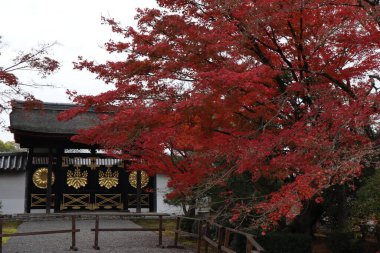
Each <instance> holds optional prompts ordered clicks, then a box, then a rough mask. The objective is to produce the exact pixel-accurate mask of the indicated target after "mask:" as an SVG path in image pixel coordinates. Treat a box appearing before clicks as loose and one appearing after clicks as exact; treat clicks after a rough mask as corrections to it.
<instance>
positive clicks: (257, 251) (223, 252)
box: [171, 216, 265, 253]
mask: <svg viewBox="0 0 380 253" xmlns="http://www.w3.org/2000/svg"><path fill="white" fill-rule="evenodd" d="M183 220H189V221H193V222H195V223H196V225H197V226H196V228H197V232H196V233H195V232H188V231H184V230H182V229H181V221H183ZM211 228H214V229H213V230H214V231H215V232H216V233H215V235H214V236H211ZM174 233H175V235H174V245H173V246H171V247H176V248H180V246H179V245H178V241H179V236H180V235H187V236H191V237H195V238H197V253H201V252H202V243H204V252H205V253H208V250H209V248H210V247H212V248H214V249H216V250H217V252H218V253H236V251H235V250H234V249H232V246H231V239H232V235H235V236H236V235H240V236H242V237H243V238H244V239H245V240H246V243H245V252H246V253H264V252H265V250H264V249H263V247H261V246H260V244H259V243H258V242H257V241H256V240H255V238H254V236H253V235H251V234H248V233H245V232H242V231H239V230H236V229H233V228H228V227H224V226H222V225H220V224H217V223H214V222H211V221H209V220H203V219H197V218H190V217H183V216H178V217H177V223H176V229H175V230H174Z"/></svg>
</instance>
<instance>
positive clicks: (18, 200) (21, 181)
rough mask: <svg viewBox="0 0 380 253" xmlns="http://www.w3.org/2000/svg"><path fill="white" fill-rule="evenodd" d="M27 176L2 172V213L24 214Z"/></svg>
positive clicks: (0, 179) (0, 175) (0, 187)
mask: <svg viewBox="0 0 380 253" xmlns="http://www.w3.org/2000/svg"><path fill="white" fill-rule="evenodd" d="M25 176H26V173H25V172H17V173H6V172H0V201H1V206H2V207H1V209H0V212H1V213H4V214H11V213H24V211H25Z"/></svg>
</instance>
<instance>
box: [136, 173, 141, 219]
mask: <svg viewBox="0 0 380 253" xmlns="http://www.w3.org/2000/svg"><path fill="white" fill-rule="evenodd" d="M136 200H137V205H136V213H141V171H140V170H138V171H136Z"/></svg>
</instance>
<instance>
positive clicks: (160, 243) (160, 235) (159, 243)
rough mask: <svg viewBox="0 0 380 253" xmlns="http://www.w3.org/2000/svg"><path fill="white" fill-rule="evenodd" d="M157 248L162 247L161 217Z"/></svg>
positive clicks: (160, 218) (160, 219)
mask: <svg viewBox="0 0 380 253" xmlns="http://www.w3.org/2000/svg"><path fill="white" fill-rule="evenodd" d="M159 221H160V223H159V231H158V246H159V247H161V246H162V215H160V216H159Z"/></svg>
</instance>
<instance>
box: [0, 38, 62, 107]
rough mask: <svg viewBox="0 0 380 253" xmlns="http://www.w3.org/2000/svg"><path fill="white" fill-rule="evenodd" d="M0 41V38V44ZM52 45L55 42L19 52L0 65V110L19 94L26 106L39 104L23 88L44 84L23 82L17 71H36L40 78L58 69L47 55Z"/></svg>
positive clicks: (56, 62) (39, 103)
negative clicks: (10, 59) (6, 62)
mask: <svg viewBox="0 0 380 253" xmlns="http://www.w3.org/2000/svg"><path fill="white" fill-rule="evenodd" d="M0 39H1V36H0ZM1 43H2V42H1V40H0V45H1ZM53 45H55V43H52V44H46V45H41V46H40V47H38V48H35V49H31V50H30V51H28V52H19V53H18V56H17V57H15V58H14V59H13V60H12V61H11V62H10V63H9V64H8V65H4V66H0V87H1V90H0V112H2V111H3V110H6V109H8V105H9V103H10V101H11V100H13V99H17V98H19V97H20V96H21V97H23V98H24V99H26V100H27V102H29V103H27V104H26V105H27V106H28V107H33V106H36V105H39V106H40V105H41V102H40V101H38V100H36V99H35V98H34V96H33V95H32V94H31V93H30V92H28V91H26V90H25V89H23V88H24V87H25V86H28V87H41V86H44V85H39V84H33V83H23V82H21V81H20V79H19V78H18V77H17V72H18V71H21V70H28V71H36V72H37V73H38V74H39V75H40V76H41V77H42V78H45V77H46V76H48V75H50V74H52V73H54V72H55V71H56V70H58V69H59V67H60V64H59V62H58V61H56V60H55V59H53V58H51V57H49V49H50V48H51V47H52V46H53ZM0 56H1V50H0ZM47 86H49V85H47Z"/></svg>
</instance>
